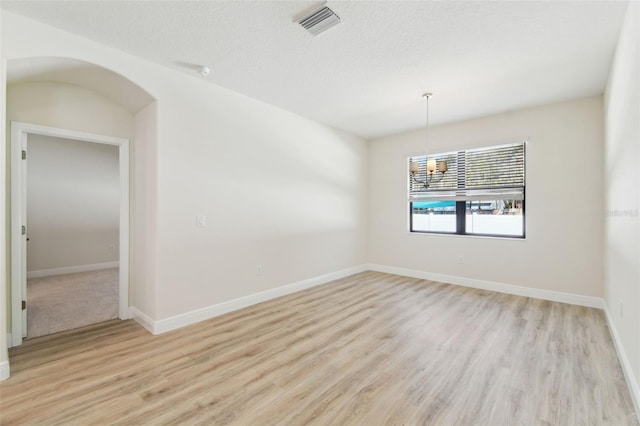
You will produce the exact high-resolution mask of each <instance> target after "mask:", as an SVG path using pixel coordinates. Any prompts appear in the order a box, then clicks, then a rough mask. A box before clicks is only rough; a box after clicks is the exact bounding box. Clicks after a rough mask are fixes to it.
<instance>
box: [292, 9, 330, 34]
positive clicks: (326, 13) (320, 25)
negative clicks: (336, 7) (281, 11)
mask: <svg viewBox="0 0 640 426" xmlns="http://www.w3.org/2000/svg"><path fill="white" fill-rule="evenodd" d="M298 23H299V24H300V25H301V26H302V27H303V28H304V29H305V30H307V31H309V32H310V33H311V34H313V35H314V36H317V35H318V34H320V33H322V32H325V31H326V30H328V29H329V28H331V27H333V26H335V25H338V24H339V23H340V17H339V16H338V15H336V13H335V12H334V11H333V10H331V9H329V8H328V7H326V6H325V7H323V8H322V9H320V10H318V11H316V12H314V13H313V14H311V15H309V16H306V17H304V18H302V19H301V20H299V21H298Z"/></svg>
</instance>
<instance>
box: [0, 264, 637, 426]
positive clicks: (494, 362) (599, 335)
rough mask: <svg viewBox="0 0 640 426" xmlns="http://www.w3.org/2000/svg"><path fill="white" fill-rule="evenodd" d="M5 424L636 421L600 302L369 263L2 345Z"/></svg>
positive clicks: (0, 407)
mask: <svg viewBox="0 0 640 426" xmlns="http://www.w3.org/2000/svg"><path fill="white" fill-rule="evenodd" d="M10 361H11V372H12V376H11V378H10V379H9V380H7V381H4V382H1V383H0V423H1V424H3V425H13V424H46V425H56V424H81V425H92V424H95V425H147V424H150V425H227V424H232V425H636V424H638V423H637V420H636V417H635V414H634V411H633V406H632V402H631V399H630V396H629V392H628V389H627V387H626V384H625V382H624V378H623V374H622V370H621V368H620V365H619V363H618V360H617V358H616V353H615V349H614V347H613V343H612V340H611V337H610V335H609V331H608V329H607V325H606V321H605V319H604V317H603V314H602V312H601V311H599V310H597V309H590V308H584V307H579V306H571V305H565V304H561V303H554V302H547V301H542V300H536V299H529V298H525V297H516V296H510V295H505V294H500V293H493V292H489V291H483V290H475V289H467V288H463V287H456V286H450V285H446V284H442V283H437V282H431V281H424V280H417V279H412V278H406V277H399V276H395V275H388V274H382V273H376V272H365V273H362V274H357V275H353V276H351V277H348V278H345V279H342V280H338V281H335V282H333V283H329V284H327V285H323V286H319V287H315V288H312V289H309V290H306V291H303V292H299V293H295V294H292V295H289V296H285V297H283V298H280V299H276V300H272V301H269V302H265V303H262V304H259V305H256V306H253V307H250V308H247V309H244V310H241V311H237V312H233V313H231V314H227V315H224V316H221V317H218V318H214V319H212V320H209V321H205V322H202V323H199V324H196V325H193V326H190V327H186V328H183V329H180V330H176V331H174V332H171V333H167V334H163V335H160V336H152V335H151V334H149V333H147V332H146V331H145V330H144V329H142V328H141V327H140V326H139V325H137V324H136V323H135V322H133V321H119V320H114V321H110V322H107V323H103V324H99V325H94V326H89V327H85V328H83V329H78V330H73V331H68V332H63V333H60V334H56V335H52V336H45V337H41V338H36V339H31V340H27V341H25V343H24V344H23V345H22V346H21V347H19V348H15V349H12V350H11V351H10Z"/></svg>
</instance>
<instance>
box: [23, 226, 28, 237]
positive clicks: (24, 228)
mask: <svg viewBox="0 0 640 426" xmlns="http://www.w3.org/2000/svg"><path fill="white" fill-rule="evenodd" d="M22 235H27V227H26V226H24V225H22Z"/></svg>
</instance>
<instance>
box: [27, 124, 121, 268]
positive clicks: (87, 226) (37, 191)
mask: <svg viewBox="0 0 640 426" xmlns="http://www.w3.org/2000/svg"><path fill="white" fill-rule="evenodd" d="M27 151H28V159H27V164H28V167H27V228H28V232H27V235H28V237H29V242H28V243H27V271H42V270H49V269H58V268H65V267H73V266H82V265H92V264H99V263H106V262H115V261H117V260H118V252H119V250H118V247H119V244H118V232H119V226H118V222H119V216H120V211H119V206H120V187H119V185H120V181H119V165H118V147H117V146H113V145H104V144H96V143H90V142H83V141H76V140H71V139H62V138H54V137H49V136H40V135H30V136H29V138H28V142H27Z"/></svg>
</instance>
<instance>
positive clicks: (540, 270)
mask: <svg viewBox="0 0 640 426" xmlns="http://www.w3.org/2000/svg"><path fill="white" fill-rule="evenodd" d="M488 102H490V100H488ZM432 108H437V103H433V104H432ZM429 138H430V142H429V144H430V149H431V151H432V152H438V151H440V152H446V151H451V150H455V149H465V148H474V147H482V146H490V145H496V144H501V143H507V142H514V141H517V140H521V139H522V138H527V139H528V144H527V163H526V167H527V169H526V173H527V175H526V179H527V186H526V239H524V240H522V239H500V238H484V237H467V236H456V235H434V234H411V233H409V232H408V203H407V181H406V176H407V157H408V156H410V155H416V154H420V153H423V152H424V131H416V132H410V133H405V134H401V135H397V136H392V137H388V138H382V139H378V140H375V141H372V142H371V145H370V166H369V167H370V173H369V199H370V205H369V209H370V220H369V260H370V262H372V263H374V264H378V265H384V266H392V267H396V268H405V269H410V270H415V271H424V272H430V273H436V274H443V275H449V276H453V277H462V278H470V279H475V280H482V281H489V282H493V283H500V284H510V285H517V286H524V287H529V288H535V289H540V290H552V291H559V292H564V293H572V294H577V295H582V296H590V297H602V296H603V291H602V280H603V250H602V243H603V212H602V205H603V197H602V193H603V192H602V191H603V189H602V188H603V183H602V179H603V170H602V169H603V167H602V155H603V148H602V146H603V105H602V97H600V96H597V97H592V98H587V99H582V100H576V101H572V102H563V103H558V104H553V105H547V106H542V107H538V108H531V109H526V110H521V111H513V112H509V113H506V114H500V115H495V116H489V117H484V118H479V119H476V120H470V121H465V122H459V123H454V124H447V125H442V126H436V127H433V128H430V130H429ZM459 257H463V262H464V263H463V264H458V263H457V260H458V258H459Z"/></svg>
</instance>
